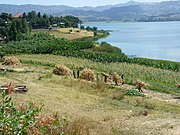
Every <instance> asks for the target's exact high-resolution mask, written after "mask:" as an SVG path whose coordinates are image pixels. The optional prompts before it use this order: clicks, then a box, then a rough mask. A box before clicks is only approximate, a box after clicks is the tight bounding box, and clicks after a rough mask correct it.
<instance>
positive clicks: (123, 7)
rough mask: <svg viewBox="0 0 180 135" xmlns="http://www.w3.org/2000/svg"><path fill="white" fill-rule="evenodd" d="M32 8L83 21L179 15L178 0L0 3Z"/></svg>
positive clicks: (3, 8) (1, 8)
mask: <svg viewBox="0 0 180 135" xmlns="http://www.w3.org/2000/svg"><path fill="white" fill-rule="evenodd" d="M32 10H34V11H37V12H42V13H47V14H49V15H58V16H60V15H62V16H64V15H74V16H77V17H79V18H80V19H82V20H83V21H138V20H141V21H143V20H145V21H148V20H151V21H153V19H154V18H155V20H157V18H158V19H160V20H161V18H163V19H165V18H166V19H168V18H171V19H172V18H173V20H178V19H179V15H180V0H178V1H166V2H160V3H139V2H134V1H129V2H127V3H124V4H117V5H107V6H98V7H88V6H86V7H69V6H65V5H59V6H53V5H52V6H43V5H7V4H0V12H9V13H12V14H15V13H17V12H29V11H32ZM171 19H170V20H171Z"/></svg>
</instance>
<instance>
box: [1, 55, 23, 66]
mask: <svg viewBox="0 0 180 135" xmlns="http://www.w3.org/2000/svg"><path fill="white" fill-rule="evenodd" d="M2 65H9V66H21V62H20V61H19V59H18V58H16V57H8V58H6V59H5V61H4V62H3V63H2Z"/></svg>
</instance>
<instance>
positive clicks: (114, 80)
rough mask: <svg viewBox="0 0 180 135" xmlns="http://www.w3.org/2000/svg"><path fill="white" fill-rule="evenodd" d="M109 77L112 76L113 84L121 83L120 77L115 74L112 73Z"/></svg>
mask: <svg viewBox="0 0 180 135" xmlns="http://www.w3.org/2000/svg"><path fill="white" fill-rule="evenodd" d="M111 76H112V79H113V82H115V84H117V85H118V83H121V82H122V81H121V77H120V76H119V75H118V74H117V73H116V72H114V73H112V74H111Z"/></svg>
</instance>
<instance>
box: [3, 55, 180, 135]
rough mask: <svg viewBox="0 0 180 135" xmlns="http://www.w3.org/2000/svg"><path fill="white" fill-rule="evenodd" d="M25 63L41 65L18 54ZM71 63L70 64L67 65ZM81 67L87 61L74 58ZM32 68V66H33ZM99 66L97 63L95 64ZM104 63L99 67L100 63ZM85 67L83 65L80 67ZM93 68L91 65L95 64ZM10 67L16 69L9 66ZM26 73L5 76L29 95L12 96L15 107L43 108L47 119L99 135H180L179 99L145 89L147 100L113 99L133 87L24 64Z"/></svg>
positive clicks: (31, 57)
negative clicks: (67, 122)
mask: <svg viewBox="0 0 180 135" xmlns="http://www.w3.org/2000/svg"><path fill="white" fill-rule="evenodd" d="M17 57H19V58H20V59H21V60H24V61H25V60H27V59H28V60H32V61H36V60H37V61H38V60H40V59H42V61H44V60H43V57H45V55H44V56H40V55H20V56H17ZM50 57H53V58H54V59H53V60H54V61H49V62H54V63H57V64H65V63H66V65H67V63H69V64H70V65H71V64H72V61H71V60H70V58H66V57H59V56H49V57H48V58H47V59H49V58H50ZM68 59H69V60H68ZM73 61H74V63H73V64H75V63H76V64H77V65H79V64H80V63H84V62H85V60H81V59H73ZM32 63H33V62H32ZM89 64H92V63H89ZM96 64H98V63H96ZM99 64H100V63H99ZM80 65H81V64H80ZM92 65H93V64H92ZM11 68H12V67H11ZM21 69H23V70H25V71H26V72H24V73H23V72H22V73H21V72H19V73H14V72H7V73H1V76H0V80H1V82H0V83H1V84H5V83H10V82H13V83H15V84H23V85H26V86H27V87H28V88H29V92H28V93H26V94H17V93H13V94H12V96H13V97H14V99H15V100H16V101H17V102H24V101H33V102H35V103H36V104H37V105H44V109H43V112H42V113H43V114H45V115H50V114H52V113H56V112H58V113H59V114H60V115H61V116H66V117H68V119H70V120H71V121H75V120H79V121H82V122H83V124H84V125H86V126H88V127H89V129H90V134H98V135H111V134H114V135H141V134H142V135H161V134H162V135H179V133H180V100H179V99H178V98H177V99H176V96H173V95H170V94H164V93H159V92H154V91H151V90H147V89H146V90H144V92H145V95H146V96H145V97H133V96H124V97H123V98H122V99H118V98H117V99H116V98H114V97H115V95H120V94H121V92H122V91H126V90H128V89H130V88H133V87H134V86H132V85H127V84H126V85H124V86H118V87H112V86H109V85H106V84H104V83H102V82H99V83H92V82H88V81H84V80H80V79H74V78H71V77H62V76H56V75H53V74H52V70H53V67H51V66H43V65H40V64H39V65H35V64H31V63H27V61H26V63H24V64H23V67H21Z"/></svg>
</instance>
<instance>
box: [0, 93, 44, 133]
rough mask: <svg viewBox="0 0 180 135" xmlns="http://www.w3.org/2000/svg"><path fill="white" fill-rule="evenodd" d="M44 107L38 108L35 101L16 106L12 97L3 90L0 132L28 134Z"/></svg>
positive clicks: (0, 105)
mask: <svg viewBox="0 0 180 135" xmlns="http://www.w3.org/2000/svg"><path fill="white" fill-rule="evenodd" d="M41 109H42V108H37V107H35V106H34V104H33V103H29V104H27V105H25V104H20V106H19V107H18V106H15V105H14V103H13V101H12V98H11V97H9V96H8V95H6V93H5V91H3V92H2V101H1V102H0V112H1V115H0V132H1V133H2V134H16V135H22V134H27V133H28V131H29V130H31V129H32V128H33V127H34V126H35V124H36V116H37V114H38V113H39V112H40V111H41Z"/></svg>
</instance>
